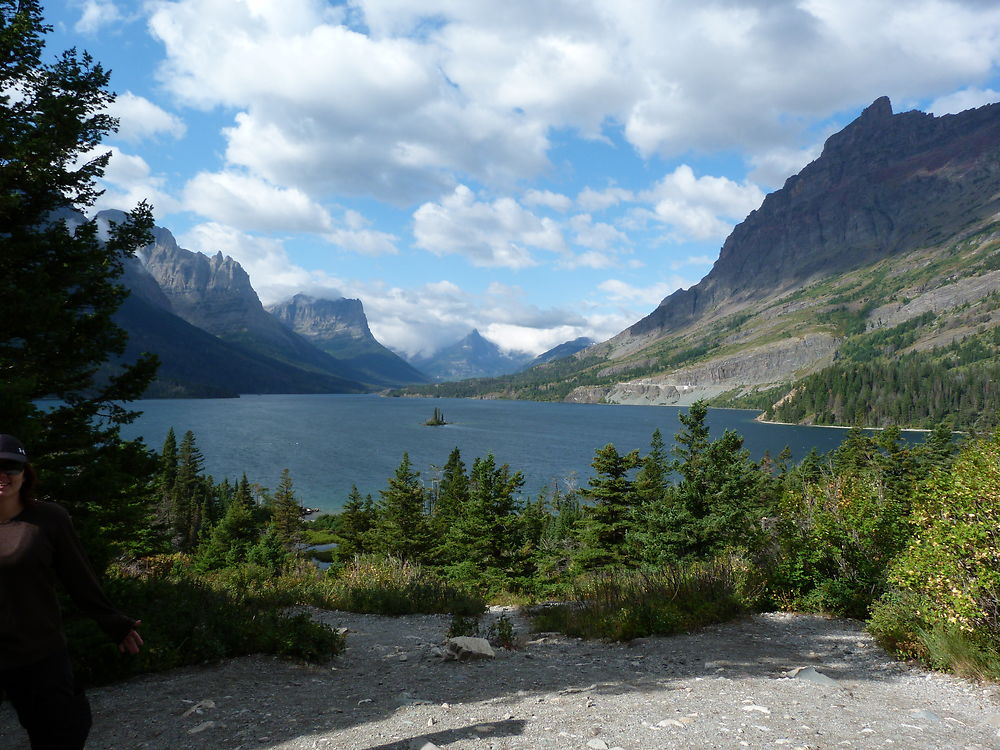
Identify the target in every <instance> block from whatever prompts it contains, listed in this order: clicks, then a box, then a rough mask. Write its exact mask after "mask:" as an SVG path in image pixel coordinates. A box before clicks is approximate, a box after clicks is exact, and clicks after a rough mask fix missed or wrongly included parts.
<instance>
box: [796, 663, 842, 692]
mask: <svg viewBox="0 0 1000 750" xmlns="http://www.w3.org/2000/svg"><path fill="white" fill-rule="evenodd" d="M787 676H788V677H792V678H794V679H796V680H804V681H806V682H812V683H814V684H816V685H822V686H824V687H835V688H841V685H840V683H839V682H837V681H836V680H835V679H833V678H832V677H827V676H826V675H825V674H823V673H822V672H817V671H816V669H815V668H814V667H796V668H795V669H793V670H792V671H791V672H788V674H787Z"/></svg>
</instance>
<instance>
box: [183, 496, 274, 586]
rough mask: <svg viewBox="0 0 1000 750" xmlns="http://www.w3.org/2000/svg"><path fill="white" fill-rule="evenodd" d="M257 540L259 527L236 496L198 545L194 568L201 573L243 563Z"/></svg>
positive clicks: (247, 507) (247, 506)
mask: <svg viewBox="0 0 1000 750" xmlns="http://www.w3.org/2000/svg"><path fill="white" fill-rule="evenodd" d="M244 479H245V477H244ZM260 537H261V527H260V523H259V522H258V521H257V519H255V518H254V514H253V509H252V508H251V506H250V505H248V504H247V503H245V502H243V501H242V499H241V498H240V496H239V493H237V499H236V500H234V502H231V503H230V504H229V507H227V508H226V513H225V515H224V516H223V517H222V520H220V521H219V523H217V524H216V525H215V526H214V527H213V528H212V530H211V531H210V532H209V534H208V536H207V538H206V539H205V540H204V541H203V542H202V543H201V544H200V545H199V547H198V550H197V552H196V554H195V568H196V569H197V570H199V571H201V572H205V571H209V570H218V569H220V568H227V567H232V566H234V565H239V564H240V563H243V562H246V561H247V559H248V556H249V554H250V551H251V549H252V548H253V547H254V545H256V544H257V543H258V541H259V540H260Z"/></svg>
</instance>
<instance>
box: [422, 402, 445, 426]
mask: <svg viewBox="0 0 1000 750" xmlns="http://www.w3.org/2000/svg"><path fill="white" fill-rule="evenodd" d="M424 424H425V425H427V426H429V427H437V426H439V425H443V424H448V423H447V422H445V421H444V414H443V413H442V412H441V410H440V409H438V408H437V407H435V408H434V416H433V417H431V418H430V419H428V420H427V421H426V422H424Z"/></svg>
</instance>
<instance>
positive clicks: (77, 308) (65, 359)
mask: <svg viewBox="0 0 1000 750" xmlns="http://www.w3.org/2000/svg"><path fill="white" fill-rule="evenodd" d="M50 30H51V27H49V26H47V25H45V24H44V23H43V20H42V10H41V4H40V2H37V0H0V233H2V238H3V261H4V265H5V267H6V268H7V269H8V271H9V272H8V273H5V274H2V275H0V319H2V320H3V325H2V326H0V415H2V418H3V424H2V427H0V429H2V430H3V431H4V432H7V433H13V434H15V435H18V436H19V437H20V438H21V439H22V440H23V441H24V442H25V443H26V444H27V445H28V446H29V448H30V450H31V453H32V456H33V459H34V461H33V462H34V464H35V466H36V468H37V469H38V471H39V475H40V480H41V481H40V486H41V487H44V488H45V489H44V492H45V494H46V496H47V497H49V498H51V499H53V500H57V501H59V502H62V503H64V504H66V505H67V506H69V508H70V510H71V511H72V512H73V514H74V518H75V520H76V522H77V525H78V528H79V529H80V533H81V536H82V537H84V540H85V543H86V545H87V547H88V552H89V553H90V556H91V558H92V561H93V562H94V563H95V566H96V567H97V568H99V569H100V568H101V567H103V565H104V563H105V562H106V561H107V560H108V559H109V558H110V557H112V556H114V555H116V554H120V553H122V552H131V553H138V552H142V551H148V550H149V549H150V546H151V545H153V544H154V543H155V541H154V537H153V535H152V534H151V531H150V530H151V529H152V527H153V524H152V523H151V518H152V507H151V505H152V503H151V492H150V488H149V482H150V480H151V478H152V475H153V473H154V472H155V469H156V464H155V461H154V460H153V457H152V455H151V453H150V451H149V450H148V449H147V448H146V447H145V446H144V445H143V444H142V443H141V442H140V441H131V442H126V441H122V440H121V439H120V435H119V431H120V428H121V426H122V425H123V424H127V423H128V422H130V421H131V420H132V419H134V417H135V413H134V412H130V411H129V410H128V409H127V408H125V406H123V404H127V403H128V402H129V401H132V400H134V399H136V398H138V397H139V396H141V395H142V393H143V391H144V390H145V388H146V386H147V385H148V383H149V382H150V380H151V379H152V377H153V375H154V373H155V369H156V363H155V359H154V358H152V357H146V358H143V359H142V360H140V361H139V362H137V363H134V364H133V365H131V366H127V367H124V368H122V369H120V370H119V371H118V372H117V373H116V374H115V375H113V376H110V377H103V378H102V379H100V380H99V379H98V378H97V374H98V370H99V368H100V367H101V366H102V364H103V363H105V362H106V361H107V360H108V359H109V357H112V356H114V355H118V354H121V353H122V352H123V351H124V346H125V334H124V332H123V331H122V330H121V329H120V328H119V327H118V326H117V325H115V323H114V322H113V320H112V315H113V314H114V313H115V311H116V310H117V309H118V307H119V305H120V304H121V302H122V300H123V299H124V298H125V295H126V291H125V290H124V289H123V287H122V286H121V285H120V284H119V283H118V279H119V277H120V276H121V274H122V263H123V261H124V259H125V258H127V257H128V256H129V255H131V254H132V253H133V252H134V251H135V250H136V249H138V248H140V247H142V246H143V245H145V244H146V243H147V242H148V241H149V230H150V228H151V226H152V216H151V214H150V211H149V208H148V206H146V205H145V204H142V205H140V206H139V207H138V208H137V209H136V210H135V211H133V212H132V214H131V216H130V217H129V219H128V220H126V221H125V222H123V223H120V224H117V225H115V226H113V227H112V228H111V231H110V236H109V237H108V238H107V240H106V241H102V240H101V238H100V237H99V236H98V227H97V225H96V223H95V222H93V221H84V222H83V223H82V224H78V225H76V226H72V225H71V224H67V222H66V221H65V219H66V218H68V217H70V216H73V214H72V211H73V210H77V211H85V210H87V209H88V208H89V207H90V206H92V205H93V201H94V199H95V198H96V196H97V195H99V191H98V190H97V188H96V184H95V183H96V180H97V179H98V178H100V177H101V176H102V174H103V173H104V169H105V167H106V165H107V163H108V158H109V155H110V154H109V152H105V153H104V154H101V155H98V156H92V155H91V154H93V153H94V150H95V149H96V148H97V147H98V146H99V144H100V141H101V139H102V138H103V137H104V136H106V135H107V134H108V133H110V132H112V131H113V130H114V129H115V127H116V125H117V123H116V121H115V120H114V118H112V117H110V116H109V115H108V114H107V113H106V111H107V107H108V105H110V104H111V102H112V101H113V99H114V96H113V94H112V93H110V92H109V91H108V90H107V85H108V80H109V74H108V73H107V72H106V71H105V70H104V69H103V68H102V67H101V66H100V65H99V64H97V63H95V62H94V61H93V59H92V58H91V57H90V56H89V55H87V54H86V53H84V54H78V53H77V52H76V50H69V51H67V52H64V53H62V54H61V55H59V56H58V57H56V58H55V59H54V61H52V62H46V61H44V60H43V57H44V54H45V35H46V34H48V33H49V31H50ZM73 221H75V219H74V220H73ZM46 397H55V398H57V399H58V406H56V407H55V408H46V409H40V408H38V407H37V406H36V403H37V401H38V400H39V399H42V398H46Z"/></svg>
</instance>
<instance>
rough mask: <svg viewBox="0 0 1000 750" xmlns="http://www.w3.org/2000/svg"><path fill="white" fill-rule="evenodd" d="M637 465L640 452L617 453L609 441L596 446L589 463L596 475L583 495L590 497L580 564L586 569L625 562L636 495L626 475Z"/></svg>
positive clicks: (633, 518)
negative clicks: (596, 449) (601, 445)
mask: <svg viewBox="0 0 1000 750" xmlns="http://www.w3.org/2000/svg"><path fill="white" fill-rule="evenodd" d="M638 465H639V451H637V450H636V451H631V452H630V453H626V454H620V453H618V449H617V448H615V446H614V445H612V444H611V443H608V444H607V445H605V446H604V447H603V448H601V449H599V450H598V451H597V453H596V454H595V456H594V460H593V462H592V463H591V466H593V467H594V469H595V470H596V471H597V476H595V477H591V478H590V480H589V481H588V484H589V488H588V489H586V490H584V491H583V496H584V498H586V499H587V500H590V501H591V503H592V505H590V506H589V507H588V508H587V509H586V512H585V515H584V526H583V533H582V543H583V547H582V549H581V551H580V556H579V564H580V565H581V566H582V567H583V568H584V569H585V570H594V569H598V568H607V567H617V566H621V565H624V564H628V563H629V562H630V561H629V559H628V555H627V550H626V539H627V537H628V535H629V534H630V533H633V532H634V531H635V509H636V507H637V505H638V500H639V498H638V495H637V494H636V491H635V485H634V483H633V482H632V480H631V479H630V478H629V476H628V474H629V472H630V471H632V470H633V469H635V468H636V467H637V466H638Z"/></svg>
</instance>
